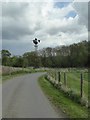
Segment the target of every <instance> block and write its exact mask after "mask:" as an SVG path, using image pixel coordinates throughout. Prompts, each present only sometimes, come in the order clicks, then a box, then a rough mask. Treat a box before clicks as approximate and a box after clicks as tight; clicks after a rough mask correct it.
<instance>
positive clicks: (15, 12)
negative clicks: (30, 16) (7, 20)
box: [2, 2, 28, 17]
mask: <svg viewBox="0 0 90 120" xmlns="http://www.w3.org/2000/svg"><path fill="white" fill-rule="evenodd" d="M27 7H28V3H13V2H9V3H2V16H6V17H17V16H18V17H19V16H21V15H22V14H23V12H25V10H26V8H27Z"/></svg>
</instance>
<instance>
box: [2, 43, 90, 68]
mask: <svg viewBox="0 0 90 120" xmlns="http://www.w3.org/2000/svg"><path fill="white" fill-rule="evenodd" d="M89 46H90V42H89V41H82V42H79V43H77V44H76V43H74V44H72V45H68V46H64V45H63V46H57V47H55V48H51V47H47V48H43V49H42V50H38V52H37V53H36V52H35V51H31V52H26V53H24V54H23V55H22V56H12V55H11V53H10V51H8V50H2V51H1V55H2V65H4V66H12V67H35V68H38V67H50V68H61V67H63V68H65V67H88V65H89V61H88V60H89V56H90V54H89V52H88V51H89V49H90V47H89Z"/></svg>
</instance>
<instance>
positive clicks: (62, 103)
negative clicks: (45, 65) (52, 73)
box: [39, 76, 88, 118]
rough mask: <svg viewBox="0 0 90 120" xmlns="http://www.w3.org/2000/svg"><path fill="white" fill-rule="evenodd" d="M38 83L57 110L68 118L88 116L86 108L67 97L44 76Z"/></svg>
mask: <svg viewBox="0 0 90 120" xmlns="http://www.w3.org/2000/svg"><path fill="white" fill-rule="evenodd" d="M39 84H40V86H41V88H42V90H43V91H44V93H45V94H46V95H47V96H48V98H49V100H50V101H51V102H52V103H53V104H54V105H55V107H56V108H57V109H58V111H63V112H64V113H65V114H66V115H67V116H68V117H69V118H88V109H87V108H86V107H84V106H81V105H79V104H77V103H75V102H74V101H72V100H71V99H69V98H67V97H66V96H65V95H64V94H63V93H62V92H60V91H59V90H57V89H56V88H55V87H54V86H53V85H52V84H51V83H50V82H49V81H48V80H47V79H46V78H45V76H42V77H40V78H39Z"/></svg>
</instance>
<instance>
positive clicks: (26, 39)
mask: <svg viewBox="0 0 90 120" xmlns="http://www.w3.org/2000/svg"><path fill="white" fill-rule="evenodd" d="M40 1H41V2H40ZM72 1H73V0H72ZM87 29H88V2H78V3H77V2H76V0H74V1H73V2H71V1H70V2H67V3H66V2H59V1H58V2H55V0H48V2H46V0H43V1H42V0H39V2H2V45H3V46H2V48H3V49H8V50H9V51H10V52H11V53H12V54H13V55H22V54H23V53H25V52H28V51H32V50H34V46H33V43H32V40H33V39H34V38H35V37H36V38H38V39H40V40H41V43H40V44H39V49H41V48H43V47H55V46H59V45H69V44H72V43H77V42H80V41H83V40H88V32H87Z"/></svg>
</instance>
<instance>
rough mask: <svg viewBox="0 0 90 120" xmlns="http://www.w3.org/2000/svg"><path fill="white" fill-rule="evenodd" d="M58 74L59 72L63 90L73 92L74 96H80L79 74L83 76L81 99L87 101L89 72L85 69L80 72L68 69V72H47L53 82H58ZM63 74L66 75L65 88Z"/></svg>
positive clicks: (64, 70)
mask: <svg viewBox="0 0 90 120" xmlns="http://www.w3.org/2000/svg"><path fill="white" fill-rule="evenodd" d="M58 72H61V77H60V78H61V79H60V83H61V84H62V86H64V88H66V89H68V90H69V91H73V92H74V94H78V95H80V94H81V73H82V76H83V99H84V100H85V101H88V83H89V74H90V73H89V72H88V71H87V70H86V69H85V70H84V69H83V70H82V71H81V70H80V69H79V70H78V69H70V71H68V70H66V69H63V70H60V69H59V70H55V69H53V70H50V71H48V73H49V75H50V76H51V77H52V78H53V80H58ZM64 73H65V74H66V86H65V85H64Z"/></svg>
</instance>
